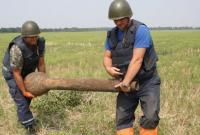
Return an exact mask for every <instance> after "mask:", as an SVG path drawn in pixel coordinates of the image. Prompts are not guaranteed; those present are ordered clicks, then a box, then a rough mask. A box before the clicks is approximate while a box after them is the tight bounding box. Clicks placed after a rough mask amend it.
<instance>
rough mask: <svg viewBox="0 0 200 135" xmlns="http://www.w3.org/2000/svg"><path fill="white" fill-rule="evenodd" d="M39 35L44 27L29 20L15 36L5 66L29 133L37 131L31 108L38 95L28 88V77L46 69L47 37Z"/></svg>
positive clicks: (8, 50) (12, 95) (22, 121)
mask: <svg viewBox="0 0 200 135" xmlns="http://www.w3.org/2000/svg"><path fill="white" fill-rule="evenodd" d="M39 34H40V29H39V27H38V25H37V24H36V23H35V22H33V21H27V22H25V23H24V24H23V25H22V29H21V35H19V36H17V37H15V38H14V39H13V40H12V41H11V42H10V44H9V46H8V49H7V51H6V53H5V56H4V60H3V69H2V72H3V76H4V78H5V80H6V82H7V84H8V87H9V93H10V95H11V97H12V98H13V100H14V101H15V103H16V106H17V114H18V119H19V121H20V123H21V124H22V125H24V127H25V128H26V129H27V130H28V132H29V133H34V132H35V129H34V128H33V123H34V119H33V115H32V112H31V110H30V108H29V106H30V103H31V99H32V98H34V95H33V94H31V93H30V92H28V90H27V89H26V88H25V85H24V78H25V77H26V76H27V75H28V74H30V73H31V72H35V70H36V69H38V71H39V72H45V60H44V52H45V40H44V38H42V37H39Z"/></svg>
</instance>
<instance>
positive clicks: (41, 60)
mask: <svg viewBox="0 0 200 135" xmlns="http://www.w3.org/2000/svg"><path fill="white" fill-rule="evenodd" d="M38 71H39V72H44V73H46V66H45V59H44V57H40V58H39V65H38Z"/></svg>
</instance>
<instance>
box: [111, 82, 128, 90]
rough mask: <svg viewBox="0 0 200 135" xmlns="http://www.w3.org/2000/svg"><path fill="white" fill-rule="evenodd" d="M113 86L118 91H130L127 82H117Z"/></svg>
mask: <svg viewBox="0 0 200 135" xmlns="http://www.w3.org/2000/svg"><path fill="white" fill-rule="evenodd" d="M115 88H116V89H117V90H119V91H123V92H130V91H131V86H130V85H129V84H125V83H123V82H120V83H119V84H117V85H115Z"/></svg>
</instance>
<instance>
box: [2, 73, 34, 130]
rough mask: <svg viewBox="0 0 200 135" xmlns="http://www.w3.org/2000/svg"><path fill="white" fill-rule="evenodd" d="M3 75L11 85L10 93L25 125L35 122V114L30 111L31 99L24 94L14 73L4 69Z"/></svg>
mask: <svg viewBox="0 0 200 135" xmlns="http://www.w3.org/2000/svg"><path fill="white" fill-rule="evenodd" d="M3 76H4V78H5V80H6V82H7V85H8V87H9V93H10V95H11V97H12V98H13V100H14V101H15V103H16V106H17V115H18V119H19V121H20V122H21V124H22V125H24V126H25V127H27V126H29V125H32V124H33V120H34V119H33V115H32V112H31V111H30V108H29V106H30V103H31V99H30V98H26V97H25V96H23V94H22V92H21V91H20V90H19V88H18V86H17V84H16V82H15V80H14V78H13V77H12V75H11V74H10V73H9V72H7V71H5V70H4V69H3Z"/></svg>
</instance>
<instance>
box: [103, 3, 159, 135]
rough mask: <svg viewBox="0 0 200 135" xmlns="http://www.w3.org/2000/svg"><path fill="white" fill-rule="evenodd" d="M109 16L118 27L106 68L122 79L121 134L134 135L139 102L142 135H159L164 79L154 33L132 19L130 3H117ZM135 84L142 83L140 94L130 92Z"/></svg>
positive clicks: (118, 121)
mask: <svg viewBox="0 0 200 135" xmlns="http://www.w3.org/2000/svg"><path fill="white" fill-rule="evenodd" d="M108 16H109V19H111V20H113V21H114V23H115V25H116V27H114V28H113V29H111V30H110V31H108V34H107V39H106V42H105V52H104V67H105V69H106V71H107V73H108V74H110V75H111V76H112V77H115V78H117V79H120V80H121V82H120V83H119V84H117V85H116V86H115V87H116V89H119V90H120V92H119V94H118V96H117V105H116V128H117V135H133V134H134V129H133V122H134V120H135V115H134V112H135V110H136V108H137V106H138V104H139V102H140V104H141V109H142V111H143V116H142V117H141V119H140V135H157V126H158V123H159V110H160V77H159V75H158V73H157V70H156V61H157V60H158V58H157V55H156V52H155V49H154V45H153V41H152V38H151V35H150V31H149V29H148V27H147V26H146V25H145V24H143V23H141V22H139V21H136V20H131V19H130V18H131V17H132V10H131V8H130V6H129V4H128V2H127V1H126V0H114V1H113V2H112V3H111V5H110V8H109V13H108ZM132 81H137V82H138V84H139V88H138V90H137V91H132V92H130V91H131V90H130V83H131V82H132Z"/></svg>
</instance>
